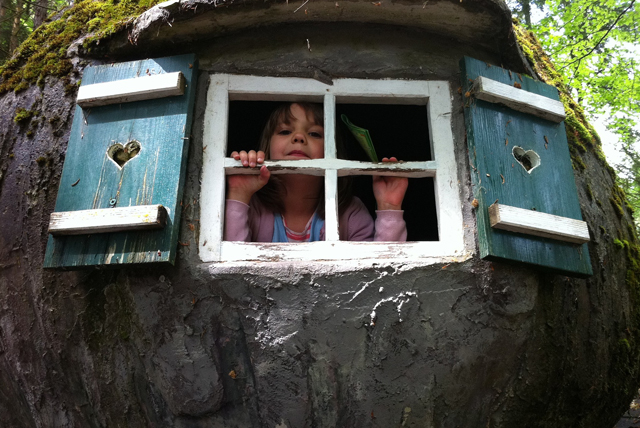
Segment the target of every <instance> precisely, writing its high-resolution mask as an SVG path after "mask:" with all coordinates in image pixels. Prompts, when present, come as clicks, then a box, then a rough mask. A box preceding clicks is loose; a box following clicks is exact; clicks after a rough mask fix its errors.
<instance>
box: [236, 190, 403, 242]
mask: <svg viewBox="0 0 640 428" xmlns="http://www.w3.org/2000/svg"><path fill="white" fill-rule="evenodd" d="M403 213H404V211H393V210H389V211H376V221H375V226H374V222H373V219H372V218H371V215H370V214H369V211H367V208H366V207H365V206H364V204H363V203H362V201H361V200H360V199H358V198H355V197H354V198H353V200H352V201H351V204H350V205H349V206H348V207H347V208H346V209H345V210H344V212H343V213H342V215H341V216H340V218H339V219H338V222H339V230H340V240H342V241H394V242H403V241H406V240H407V226H406V224H405V222H404V218H403ZM273 222H274V216H273V212H271V211H269V210H267V209H266V208H265V207H264V206H263V205H262V204H261V203H260V201H259V200H258V198H255V197H254V198H252V199H251V203H250V205H247V204H245V203H243V202H240V201H235V200H231V199H227V205H226V210H225V224H224V240H225V241H244V242H271V240H272V238H273ZM321 239H323V240H324V228H323V229H322V232H321Z"/></svg>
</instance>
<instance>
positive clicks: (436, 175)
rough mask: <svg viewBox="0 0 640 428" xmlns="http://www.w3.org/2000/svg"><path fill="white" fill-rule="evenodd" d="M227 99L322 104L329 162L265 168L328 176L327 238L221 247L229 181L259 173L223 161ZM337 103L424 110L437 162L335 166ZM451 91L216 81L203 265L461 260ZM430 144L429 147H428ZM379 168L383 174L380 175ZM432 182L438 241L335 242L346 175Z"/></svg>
mask: <svg viewBox="0 0 640 428" xmlns="http://www.w3.org/2000/svg"><path fill="white" fill-rule="evenodd" d="M230 100H262V101H264V100H267V101H313V102H322V103H323V104H324V132H325V148H324V150H325V158H324V159H313V160H293V161H266V162H265V165H267V166H269V167H270V169H271V170H272V171H273V172H272V173H280V174H283V173H285V174H286V173H298V174H299V173H300V171H301V170H304V173H306V174H313V175H321V176H322V175H324V177H325V239H326V241H321V242H309V243H295V244H294V243H247V242H229V241H223V239H222V237H223V228H224V213H225V182H226V175H227V174H228V172H229V171H231V170H235V171H234V173H256V172H257V169H248V168H243V167H242V165H241V163H240V162H239V161H236V160H234V159H232V158H227V157H226V151H227V128H228V116H229V101H230ZM336 102H338V103H340V102H350V103H367V104H410V105H425V106H426V111H427V120H428V125H429V137H430V144H431V153H432V157H433V160H431V161H424V162H403V163H399V164H374V163H370V162H360V161H350V160H343V159H336V147H335V126H336V113H335V112H336V109H335V104H336ZM451 108H452V105H451V92H450V88H449V83H448V82H447V81H414V80H361V79H336V80H334V81H333V85H326V84H324V83H321V82H319V81H316V80H312V79H303V78H290V77H288V78H279V77H260V76H239V75H227V74H213V75H211V79H210V84H209V89H208V93H207V106H206V110H205V117H204V132H203V146H204V147H203V165H202V181H201V195H200V207H201V208H200V209H201V214H200V245H199V253H200V258H201V260H202V261H204V262H221V261H225V262H226V261H228V262H234V261H301V260H303V261H304V260H336V261H338V260H367V259H369V260H370V259H377V260H378V261H380V259H392V260H393V259H404V260H406V259H408V258H409V259H429V258H434V259H436V260H434V262H435V261H440V260H443V259H446V258H456V257H460V256H462V255H463V254H464V252H465V250H464V248H465V247H464V234H463V219H462V208H461V202H460V192H459V183H458V173H457V163H456V159H455V153H454V144H453V135H452V131H451ZM425 144H426V142H425ZM381 169H382V170H383V171H381ZM373 174H385V175H402V176H406V177H433V180H434V186H435V194H436V198H435V199H436V213H437V221H438V236H439V240H438V241H421V242H406V243H398V242H348V241H340V240H339V235H338V201H337V181H338V176H343V175H373Z"/></svg>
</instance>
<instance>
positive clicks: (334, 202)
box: [324, 169, 340, 241]
mask: <svg viewBox="0 0 640 428" xmlns="http://www.w3.org/2000/svg"><path fill="white" fill-rule="evenodd" d="M324 198H325V199H324V201H325V203H324V235H325V240H327V241H339V240H340V233H339V227H338V172H337V171H336V170H335V169H328V170H326V172H325V176H324Z"/></svg>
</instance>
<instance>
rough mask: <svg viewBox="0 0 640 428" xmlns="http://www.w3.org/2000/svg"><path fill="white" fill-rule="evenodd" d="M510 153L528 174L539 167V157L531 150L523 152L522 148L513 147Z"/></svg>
mask: <svg viewBox="0 0 640 428" xmlns="http://www.w3.org/2000/svg"><path fill="white" fill-rule="evenodd" d="M511 153H512V154H513V157H514V158H516V160H517V161H518V163H519V164H520V165H522V167H523V168H524V170H525V171H527V172H528V173H529V174H531V171H533V170H534V169H536V168H537V167H539V166H540V156H538V154H537V153H536V152H534V151H533V150H525V149H523V148H522V147H518V146H515V147H514V148H513V150H512V151H511Z"/></svg>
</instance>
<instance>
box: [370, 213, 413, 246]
mask: <svg viewBox="0 0 640 428" xmlns="http://www.w3.org/2000/svg"><path fill="white" fill-rule="evenodd" d="M373 240H374V241H389V242H405V241H406V240H407V224H406V223H405V222H404V211H401V210H385V211H376V235H375V237H374V238H373Z"/></svg>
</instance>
